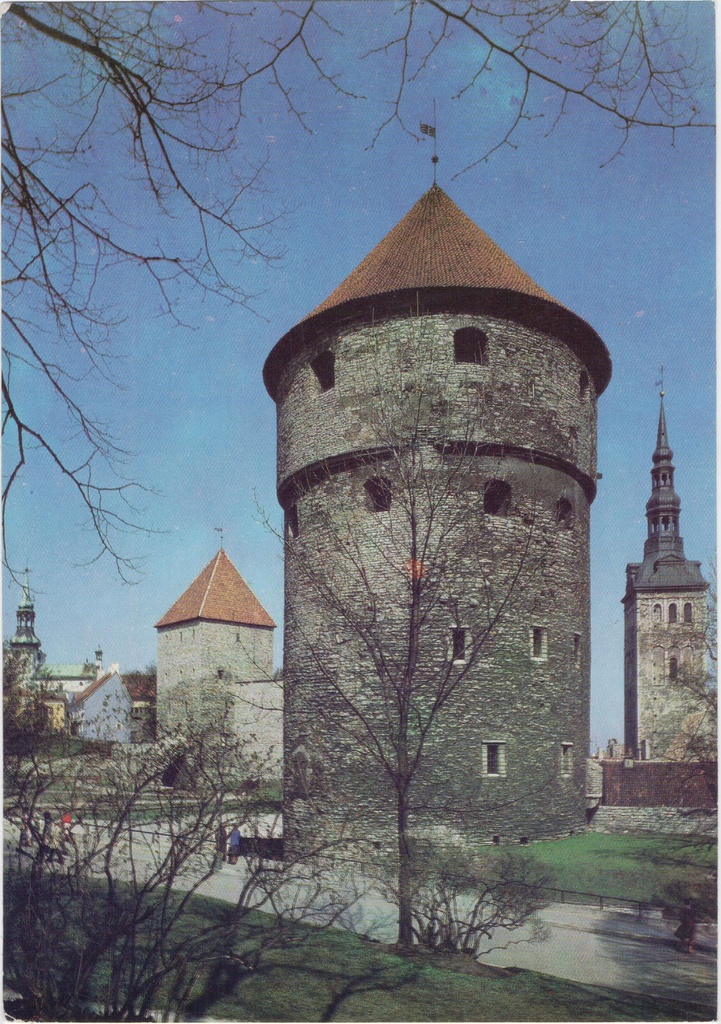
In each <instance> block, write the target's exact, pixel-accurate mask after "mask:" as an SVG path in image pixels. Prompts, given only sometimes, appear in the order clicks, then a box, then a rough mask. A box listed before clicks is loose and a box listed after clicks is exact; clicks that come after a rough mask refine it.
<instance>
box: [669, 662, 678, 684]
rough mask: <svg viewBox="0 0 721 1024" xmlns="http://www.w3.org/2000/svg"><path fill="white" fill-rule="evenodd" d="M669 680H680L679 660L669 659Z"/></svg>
mask: <svg viewBox="0 0 721 1024" xmlns="http://www.w3.org/2000/svg"><path fill="white" fill-rule="evenodd" d="M668 678H669V679H678V658H675V657H674V658H669V659H668Z"/></svg>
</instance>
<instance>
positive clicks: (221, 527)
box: [214, 526, 225, 551]
mask: <svg viewBox="0 0 721 1024" xmlns="http://www.w3.org/2000/svg"><path fill="white" fill-rule="evenodd" d="M214 529H215V532H216V533H219V534H220V550H221V551H224V550H225V548H224V547H223V534H224V532H225V527H224V526H216V527H214Z"/></svg>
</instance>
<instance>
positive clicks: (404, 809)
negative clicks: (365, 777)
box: [398, 786, 413, 949]
mask: <svg viewBox="0 0 721 1024" xmlns="http://www.w3.org/2000/svg"><path fill="white" fill-rule="evenodd" d="M412 909H413V908H412V897H411V849H410V842H409V836H408V791H407V787H406V786H401V787H399V789H398V945H399V946H402V947H403V948H404V949H409V948H410V947H411V946H412V945H413V918H412Z"/></svg>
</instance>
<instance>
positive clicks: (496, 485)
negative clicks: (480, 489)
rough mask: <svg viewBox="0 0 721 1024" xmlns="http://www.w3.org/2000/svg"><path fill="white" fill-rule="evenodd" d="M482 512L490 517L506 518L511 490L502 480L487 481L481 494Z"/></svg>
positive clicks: (509, 505) (509, 506)
mask: <svg viewBox="0 0 721 1024" xmlns="http://www.w3.org/2000/svg"><path fill="white" fill-rule="evenodd" d="M483 511H484V512H486V513H487V514H488V515H491V516H507V515H508V513H509V512H510V511H511V488H510V485H509V484H507V483H506V482H505V481H504V480H489V481H488V483H487V484H486V489H485V491H484V493H483Z"/></svg>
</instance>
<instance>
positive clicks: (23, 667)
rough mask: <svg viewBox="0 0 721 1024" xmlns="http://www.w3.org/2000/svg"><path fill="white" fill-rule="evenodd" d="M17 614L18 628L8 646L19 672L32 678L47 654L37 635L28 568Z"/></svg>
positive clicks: (24, 676) (25, 676)
mask: <svg viewBox="0 0 721 1024" xmlns="http://www.w3.org/2000/svg"><path fill="white" fill-rule="evenodd" d="M16 614H17V628H16V630H15V636H14V637H13V638H12V640H10V641H9V642H8V647H9V649H10V651H11V653H12V654H13V655H14V657H15V658H17V661H18V671H19V674H20V675H21V676H22V677H23V678H24V679H32V678H33V677H34V676H35V674H36V673H37V672H38V670H39V669H40V667H41V666H42V664H43V662H44V661H45V655H44V653H43V651H42V650H41V646H40V640H38V638H37V636H36V635H35V603H34V602H33V599H32V595H31V593H30V576H29V573H28V572H27V570H26V572H25V586H24V587H23V596H22V599H21V601H20V604H19V605H18V609H17V613H16Z"/></svg>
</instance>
